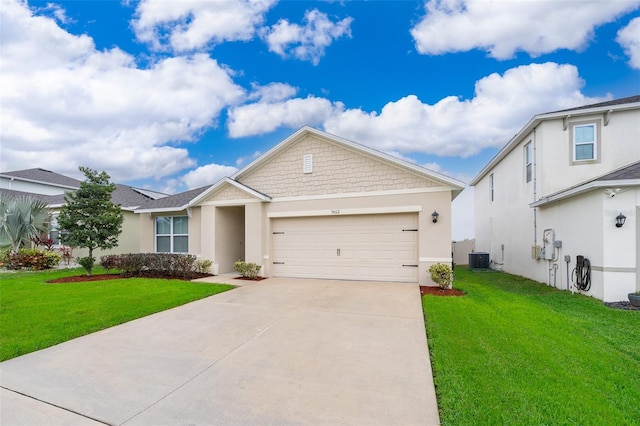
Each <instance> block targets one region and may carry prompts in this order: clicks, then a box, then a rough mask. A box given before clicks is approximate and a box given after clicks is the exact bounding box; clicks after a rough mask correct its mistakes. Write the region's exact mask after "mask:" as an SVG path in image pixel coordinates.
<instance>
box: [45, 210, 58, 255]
mask: <svg viewBox="0 0 640 426" xmlns="http://www.w3.org/2000/svg"><path fill="white" fill-rule="evenodd" d="M48 237H49V238H50V239H51V240H52V241H53V245H54V246H56V247H57V246H59V245H60V230H59V229H58V215H57V214H54V215H51V222H49V235H48Z"/></svg>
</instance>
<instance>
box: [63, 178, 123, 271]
mask: <svg viewBox="0 0 640 426" xmlns="http://www.w3.org/2000/svg"><path fill="white" fill-rule="evenodd" d="M80 171H81V172H83V173H84V175H85V176H86V180H85V181H84V182H82V183H81V184H80V188H79V189H78V190H76V191H75V192H68V193H67V194H66V195H65V197H64V199H65V201H66V205H64V206H63V207H62V209H61V210H60V215H59V216H58V227H59V228H60V231H61V233H60V240H61V241H62V243H63V244H65V245H70V246H72V247H80V248H87V249H89V256H88V257H86V258H80V259H78V263H80V265H82V267H83V268H84V269H85V270H86V271H87V275H91V269H92V268H93V265H94V263H95V258H94V257H93V250H95V249H98V248H99V249H102V250H104V249H109V248H113V247H116V246H117V245H118V236H119V235H120V232H122V221H123V219H124V218H123V215H122V211H121V210H120V205H117V204H114V203H113V202H112V201H111V194H112V193H113V191H115V189H116V186H115V184H113V183H110V182H109V175H108V174H107V173H106V172H101V173H98V172H96V171H94V170H91V169H89V168H87V167H80Z"/></svg>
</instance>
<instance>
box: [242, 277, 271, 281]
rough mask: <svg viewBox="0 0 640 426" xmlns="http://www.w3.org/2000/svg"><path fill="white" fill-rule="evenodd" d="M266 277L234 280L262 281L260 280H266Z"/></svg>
mask: <svg viewBox="0 0 640 426" xmlns="http://www.w3.org/2000/svg"><path fill="white" fill-rule="evenodd" d="M266 279H267V277H255V278H249V277H235V278H234V280H245V281H262V280H266Z"/></svg>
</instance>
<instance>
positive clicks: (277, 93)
mask: <svg viewBox="0 0 640 426" xmlns="http://www.w3.org/2000/svg"><path fill="white" fill-rule="evenodd" d="M251 89H252V92H251V93H250V94H249V96H248V97H247V98H248V99H249V100H256V99H258V100H260V101H262V102H279V101H283V100H285V99H289V98H291V97H293V96H295V95H296V93H298V89H297V88H295V87H293V86H290V85H288V84H286V83H270V84H267V85H266V86H259V85H257V84H252V85H251Z"/></svg>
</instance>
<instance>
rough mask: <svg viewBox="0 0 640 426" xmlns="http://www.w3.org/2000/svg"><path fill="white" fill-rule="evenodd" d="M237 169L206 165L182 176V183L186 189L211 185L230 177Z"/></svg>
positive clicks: (219, 165)
mask: <svg viewBox="0 0 640 426" xmlns="http://www.w3.org/2000/svg"><path fill="white" fill-rule="evenodd" d="M237 171H238V169H237V168H235V167H233V166H224V165H221V164H207V165H205V166H200V167H198V168H197V169H195V170H192V171H190V172H188V173H186V174H185V175H184V176H182V181H183V182H184V183H185V185H187V189H194V188H200V187H203V186H206V185H213V184H214V183H216V182H218V181H219V180H220V179H222V178H224V177H227V176H231V175H232V174H234V173H235V172H237Z"/></svg>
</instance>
